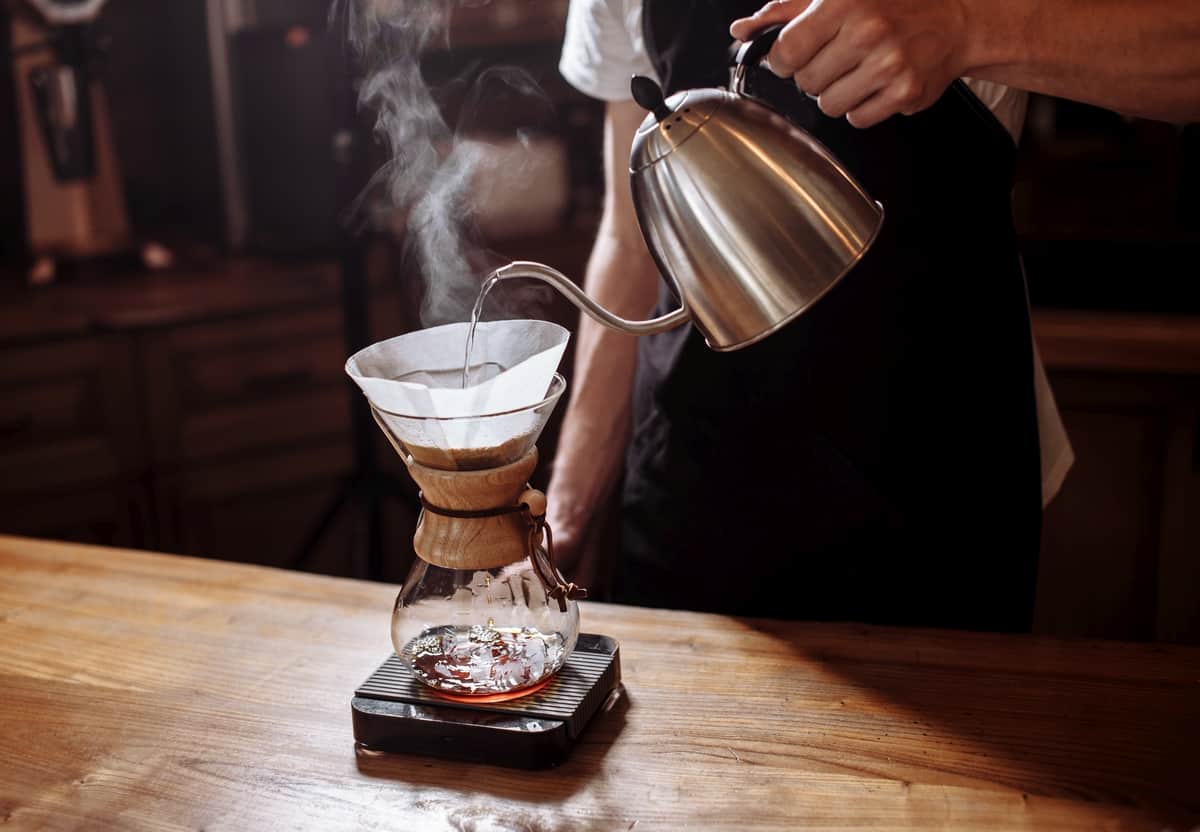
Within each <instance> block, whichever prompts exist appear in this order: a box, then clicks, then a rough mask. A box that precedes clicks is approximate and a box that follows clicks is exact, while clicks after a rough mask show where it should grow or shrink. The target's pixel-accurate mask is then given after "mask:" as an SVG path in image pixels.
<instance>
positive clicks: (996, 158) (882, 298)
mask: <svg viewBox="0 0 1200 832" xmlns="http://www.w3.org/2000/svg"><path fill="white" fill-rule="evenodd" d="M759 5H760V4H759V2H758V1H757V0H751V2H738V1H737V0H732V1H729V0H726V1H725V2H723V1H722V0H646V4H645V10H644V13H643V17H644V24H645V32H646V45H647V49H648V50H649V53H650V56H651V58H652V60H653V62H654V64H655V67H656V70H657V72H658V73H659V76H660V79H661V80H662V82H663V85H664V87H665V88H666V89H667V90H668V92H676V91H678V90H682V89H689V88H695V87H711V86H722V85H724V84H726V83H727V81H728V77H729V76H728V64H729V59H728V51H729V47H730V38H729V35H728V27H729V24H730V23H731V22H732V21H733V20H734V19H736V18H737V17H740V16H743V15H745V14H748V13H750V12H753V11H754V10H755V9H757V8H758V6H759ZM749 81H750V83H749V85H748V90H749V92H750V93H751V94H752V95H753V96H754V97H757V98H759V99H761V100H762V101H764V102H766V103H768V104H769V105H770V106H772V107H773V108H774V109H776V110H777V111H779V112H782V113H783V114H785V115H786V116H787V117H788V118H790V119H792V120H793V121H794V122H795V123H797V124H799V125H800V126H802V127H803V128H805V129H806V130H808V131H809V132H810V133H812V134H813V135H814V136H815V137H816V138H817V139H819V140H820V141H821V142H823V143H824V144H825V145H826V146H827V147H829V148H830V149H831V150H832V151H833V153H834V154H835V155H836V156H837V157H838V158H839V159H840V160H841V161H842V162H843V163H844V164H845V165H846V166H847V168H848V169H849V170H850V171H851V172H852V173H853V174H854V175H855V176H856V177H857V178H858V179H859V181H860V182H861V183H862V184H863V186H864V187H865V188H866V189H867V191H868V192H869V193H870V194H871V195H872V196H873V197H874V198H876V199H878V200H880V201H881V202H882V203H883V204H884V206H885V209H886V212H887V216H886V220H885V223H884V226H883V230H882V232H881V234H880V236H879V238H878V240H877V241H876V243H875V245H874V247H873V248H872V249H871V251H870V252H869V253H868V254H867V256H866V257H865V258H864V259H863V260H862V261H861V262H860V263H859V265H858V266H857V267H856V268H855V269H854V270H853V271H852V272H851V273H850V274H849V275H848V276H847V277H846V278H845V279H844V280H843V281H842V282H841V284H839V285H838V286H837V287H836V288H835V289H834V290H833V291H832V292H831V293H830V294H829V295H827V296H826V297H825V298H824V299H822V300H821V301H820V302H819V303H818V304H817V305H816V306H815V307H814V308H813V309H812V310H811V311H809V312H808V313H807V314H805V315H803V316H801V317H800V318H799V319H798V320H797V321H795V322H793V323H792V324H790V325H788V326H787V327H785V328H784V329H783V330H781V331H780V332H777V333H776V334H774V335H772V336H770V337H769V338H767V339H765V340H763V341H761V342H759V343H758V344H755V345H753V346H751V347H748V348H746V349H743V350H740V351H737V352H732V353H718V352H714V351H712V350H710V349H709V348H708V347H707V346H705V344H704V341H703V338H702V337H701V336H700V334H699V333H698V332H697V331H696V330H695V329H694V328H693V327H685V328H682V329H679V330H676V331H673V332H669V333H666V334H663V335H658V336H654V337H650V338H643V339H642V341H641V343H640V345H639V348H640V352H639V361H638V370H637V377H636V383H635V392H634V434H633V440H632V442H631V445H630V449H629V453H628V458H627V467H626V477H625V482H624V487H623V493H622V509H623V511H622V555H623V560H622V563H621V566H620V567H619V569H618V572H617V581H616V588H615V593H616V599H617V600H619V601H623V602H626V603H640V604H646V605H652V606H669V607H678V608H687V609H699V610H710V611H715V612H724V613H731V614H739V615H751V616H770V617H784V618H804V619H823V620H836V619H852V620H859V621H868V622H875V623H889V624H910V625H930V626H946V627H964V628H972V629H994V630H1025V629H1028V628H1029V626H1030V623H1031V618H1032V609H1033V591H1034V583H1035V579H1036V572H1037V553H1038V541H1039V537H1040V531H1041V475H1040V465H1039V453H1038V435H1037V416H1036V406H1035V402H1034V375H1033V367H1034V363H1033V355H1032V342H1031V338H1030V326H1029V312H1028V303H1027V299H1026V293H1025V285H1024V280H1023V278H1022V274H1021V270H1020V264H1019V260H1018V255H1017V248H1016V236H1015V232H1014V229H1013V223H1012V216H1011V207H1010V192H1011V189H1012V177H1013V164H1014V156H1015V147H1014V145H1013V142H1012V140H1011V138H1010V137H1009V135H1008V133H1007V132H1006V131H1005V129H1004V127H1003V126H1002V125H1001V124H1000V123H999V122H998V121H997V120H996V119H995V117H994V116H993V115H992V114H991V113H990V112H989V111H988V110H987V108H986V107H984V105H983V104H982V103H981V102H980V101H979V100H978V99H976V98H975V97H974V96H973V95H972V94H971V93H970V91H969V90H968V89H967V88H966V87H965V86H964V85H963V84H962V83H961V82H959V83H956V84H954V85H953V86H952V87H951V88H950V89H949V90H947V92H946V93H945V94H944V95H943V96H942V98H941V100H939V101H938V102H937V103H936V104H935V105H934V106H932V107H931V108H929V109H928V110H926V111H924V112H922V113H919V114H918V115H915V116H912V117H893V118H891V119H888V120H887V121H886V122H884V123H883V124H880V125H878V126H876V127H873V128H870V129H867V130H859V129H856V128H854V127H851V126H850V125H849V124H848V123H847V122H846V120H845V119H831V118H828V117H826V116H825V115H823V114H822V113H821V112H820V110H819V109H818V108H817V105H816V102H814V101H812V100H811V99H809V98H808V97H807V96H805V95H803V94H801V93H800V92H799V91H798V90H796V88H795V86H794V85H793V84H792V83H791V82H790V81H781V80H779V79H776V78H775V77H774V76H772V75H771V74H770V73H769V72H767V71H765V70H755V71H752V72H751V75H750V78H749ZM675 305H676V300H675V298H674V297H672V296H670V295H669V294H668V293H667V292H666V291H665V290H664V293H663V297H662V298H661V299H660V309H659V311H660V313H661V312H662V311H663V310H665V309H667V308H674V306H675Z"/></svg>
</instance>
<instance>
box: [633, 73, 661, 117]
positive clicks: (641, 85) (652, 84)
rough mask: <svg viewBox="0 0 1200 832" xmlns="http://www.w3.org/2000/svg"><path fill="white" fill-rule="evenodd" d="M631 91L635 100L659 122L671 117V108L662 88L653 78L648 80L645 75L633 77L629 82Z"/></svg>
mask: <svg viewBox="0 0 1200 832" xmlns="http://www.w3.org/2000/svg"><path fill="white" fill-rule="evenodd" d="M629 91H630V92H632V93H633V100H634V101H636V102H637V103H638V105H639V106H641V107H642V108H643V109H646V110H649V111H650V112H652V113H654V117H655V118H656V119H658V120H659V121H662V120H663V119H665V118H667V117H668V116H670V115H671V108H670V107H668V106H667V102H666V98H665V97H664V96H663V91H662V87H660V86H659V85H658V82H657V81H655V80H654V79H653V78H647V77H646V76H645V75H635V76H633V78H632V80H630V82H629Z"/></svg>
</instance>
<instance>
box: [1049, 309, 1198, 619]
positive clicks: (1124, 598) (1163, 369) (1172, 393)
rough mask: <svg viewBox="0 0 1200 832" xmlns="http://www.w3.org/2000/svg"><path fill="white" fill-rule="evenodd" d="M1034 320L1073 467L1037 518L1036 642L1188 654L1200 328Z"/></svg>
mask: <svg viewBox="0 0 1200 832" xmlns="http://www.w3.org/2000/svg"><path fill="white" fill-rule="evenodd" d="M1037 317H1038V336H1039V343H1040V345H1041V348H1042V352H1043V354H1044V355H1045V358H1046V361H1047V364H1048V366H1049V368H1050V379H1051V384H1052V385H1053V387H1054V392H1055V394H1056V396H1057V399H1058V403H1059V407H1060V409H1061V411H1062V414H1063V419H1064V422H1065V424H1066V427H1067V431H1068V433H1069V435H1070V437H1071V443H1072V446H1073V447H1074V450H1075V455H1076V462H1075V466H1074V468H1073V469H1072V471H1071V472H1070V474H1069V475H1068V477H1067V480H1066V482H1065V484H1064V486H1063V490H1062V492H1061V493H1060V494H1059V496H1058V497H1057V498H1056V499H1055V500H1054V502H1053V503H1051V505H1050V506H1049V507H1048V509H1047V511H1046V517H1045V527H1044V534H1043V545H1042V559H1041V569H1040V575H1039V581H1038V609H1037V616H1036V626H1037V629H1038V630H1039V631H1040V632H1045V633H1052V634H1056V635H1067V636H1091V637H1106V638H1121V639H1136V640H1164V641H1179V642H1187V643H1200V446H1198V445H1197V433H1198V432H1200V321H1198V320H1197V319H1194V318H1190V317H1187V318H1185V317H1174V318H1172V317H1154V316H1129V315H1113V314H1101V313H1081V312H1063V311H1049V310H1043V311H1041V312H1040V313H1039V314H1038V316H1037Z"/></svg>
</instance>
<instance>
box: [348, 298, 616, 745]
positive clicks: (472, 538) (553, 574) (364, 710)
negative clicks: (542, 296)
mask: <svg viewBox="0 0 1200 832" xmlns="http://www.w3.org/2000/svg"><path fill="white" fill-rule="evenodd" d="M472 326H473V325H472V324H465V323H464V324H451V325H448V326H440V327H434V328H432V329H423V330H419V331H417V332H412V333H409V334H407V335H401V336H398V337H396V338H391V339H389V340H387V341H382V342H380V343H378V344H374V345H372V346H370V347H367V348H366V349H364V350H361V351H360V352H358V353H356V354H355V355H354V356H352V357H351V358H350V360H349V361H348V362H347V363H346V372H347V373H348V374H349V375H350V377H351V378H352V379H353V380H354V381H355V383H357V384H358V385H359V387H360V388H361V389H362V390H363V392H364V393H365V394H366V396H367V399H368V401H369V402H370V406H371V412H372V413H373V414H374V416H375V420H376V422H377V423H378V425H379V427H380V428H381V429H382V430H383V432H384V435H385V436H386V437H387V438H388V440H389V442H390V443H391V445H392V447H393V448H394V449H395V450H396V452H397V453H398V454H399V455H400V457H401V459H402V460H403V461H404V463H405V465H406V467H407V468H408V472H409V474H410V475H411V476H412V478H413V479H414V480H415V481H416V482H417V484H418V485H419V486H420V489H421V503H422V507H423V511H422V513H421V518H420V520H419V522H418V525H417V530H416V535H415V538H414V541H413V544H414V545H413V548H414V549H415V551H416V555H417V559H416V561H415V562H414V564H413V566H412V569H411V570H410V571H409V574H408V576H407V577H406V578H405V580H404V583H403V585H402V586H401V589H400V592H399V594H398V596H397V597H396V603H395V606H394V609H393V611H392V644H393V646H394V648H395V654H394V655H393V656H392V657H391V658H389V659H388V660H387V661H386V662H385V663H384V664H383V665H382V666H381V667H380V668H379V669H378V670H377V671H376V672H375V673H374V674H373V675H372V676H371V677H370V678H369V679H368V680H367V681H366V682H364V683H363V684H362V685H361V686H360V687H359V689H358V690H357V691H356V693H355V697H354V699H353V702H352V712H353V716H354V735H355V739H356V740H357V741H358V743H359V744H360V745H361V746H362V747H364V748H367V749H371V750H376V751H401V752H410V753H421V754H429V755H435V756H443V757H453V758H460V759H468V760H477V761H486V762H491V763H496V764H500V765H508V766H520V767H527V768H541V767H545V766H550V765H556V764H557V763H559V762H562V760H563V759H565V757H566V754H567V752H568V751H569V749H570V748H571V746H572V745H573V744H574V743H575V741H576V740H577V739H578V737H579V735H580V733H581V732H582V730H583V728H584V727H585V726H586V725H587V724H588V721H589V720H590V719H591V718H592V717H593V716H594V715H595V714H596V712H597V711H598V710H599V709H600V708H601V707H602V706H603V705H604V704H605V702H606V701H608V700H609V698H610V697H613V696H614V695H615V692H616V690H617V686H618V684H619V682H620V665H619V661H618V656H617V645H616V642H614V641H613V640H612V639H611V638H607V637H604V636H596V635H589V634H586V633H583V634H581V633H580V631H579V605H578V600H579V599H581V598H583V597H585V596H586V590H584V589H583V588H582V587H579V586H576V585H575V584H574V583H572V582H570V581H568V580H567V579H566V578H564V577H563V575H562V574H561V573H560V572H559V570H558V568H557V567H556V566H555V563H554V555H553V550H554V547H553V537H552V532H551V531H550V529H549V528H548V527H547V525H546V522H545V515H546V498H545V495H543V494H542V493H541V492H540V491H537V490H534V489H532V488H530V487H529V478H530V476H531V475H532V474H533V470H534V468H535V467H536V465H537V447H536V444H537V440H538V437H539V436H540V435H541V432H542V429H543V428H544V427H545V425H546V422H547V420H548V419H549V418H550V414H551V413H552V412H553V411H554V407H555V405H556V404H557V403H558V400H559V398H560V397H561V396H562V393H563V391H564V390H565V389H566V382H565V381H564V380H563V378H562V376H561V375H558V374H557V372H556V369H557V366H558V362H559V360H560V359H561V357H562V355H563V351H564V349H565V347H566V342H567V337H568V333H567V331H566V330H565V329H563V328H562V327H560V326H558V325H557V324H553V323H548V322H545V321H522V320H518V321H494V322H485V323H481V324H479V325H478V328H477V329H476V330H475V331H474V335H473V337H472V338H471V339H470V340H472V341H473V344H474V348H473V350H472V355H473V356H480V357H481V358H482V360H481V361H480V362H479V363H474V362H473V361H472V360H471V359H466V364H465V367H466V370H467V371H469V372H468V374H469V376H470V377H471V379H472V381H473V382H476V383H473V384H471V385H469V386H464V385H463V383H462V382H463V376H464V344H465V343H467V341H468V337H469V336H468V332H469V331H470V330H471V329H472Z"/></svg>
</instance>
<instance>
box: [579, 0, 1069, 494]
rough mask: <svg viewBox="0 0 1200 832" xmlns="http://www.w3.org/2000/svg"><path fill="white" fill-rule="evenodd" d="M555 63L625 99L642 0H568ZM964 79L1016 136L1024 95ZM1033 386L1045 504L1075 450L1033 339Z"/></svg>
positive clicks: (638, 52) (591, 90)
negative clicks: (1068, 437)
mask: <svg viewBox="0 0 1200 832" xmlns="http://www.w3.org/2000/svg"><path fill="white" fill-rule="evenodd" d="M558 68H559V71H560V72H561V73H562V76H563V77H564V78H565V79H566V80H567V81H568V82H569V83H570V84H571V85H572V86H574V87H575V88H576V89H578V90H579V91H580V92H582V93H584V94H585V95H590V96H592V97H593V98H599V99H601V100H603V101H628V100H630V98H631V96H630V92H629V78H630V76H632V75H648V76H650V77H654V76H655V75H656V73H655V71H654V67H653V65H652V64H651V63H650V58H649V56H648V55H647V53H646V47H645V43H644V42H643V38H642V0H571V5H570V8H569V11H568V12H567V32H566V38H565V40H564V42H563V50H562V59H561V60H560V61H559V65H558ZM964 80H965V81H966V83H967V85H968V86H969V87H970V88H971V91H972V92H974V93H975V95H976V96H977V97H978V98H979V99H980V100H981V101H983V103H984V104H986V105H987V106H988V107H989V108H990V109H991V111H992V112H993V113H994V114H995V115H996V117H997V119H999V121H1000V123H1001V124H1003V125H1004V126H1005V127H1006V128H1007V129H1008V131H1009V133H1011V134H1012V136H1013V139H1014V140H1016V139H1017V138H1018V137H1019V136H1020V135H1021V128H1022V127H1023V126H1024V123H1025V108H1026V103H1027V101H1028V95H1027V94H1026V93H1025V92H1023V91H1021V90H1014V89H1012V88H1010V87H1006V86H1004V85H1003V84H996V83H993V82H991V81H979V80H977V79H971V78H967V79H964ZM1034 388H1035V393H1036V399H1037V415H1038V433H1039V436H1040V440H1041V461H1042V503H1043V505H1044V504H1046V503H1049V502H1050V500H1051V499H1052V498H1053V497H1054V495H1055V494H1057V493H1058V490H1059V488H1061V487H1062V482H1063V479H1064V478H1065V477H1066V475H1067V471H1068V470H1070V468H1071V465H1072V464H1073V463H1074V461H1075V455H1074V452H1073V451H1072V450H1071V443H1070V441H1069V440H1068V439H1067V432H1066V430H1065V429H1064V428H1063V423H1062V418H1061V417H1060V416H1059V413H1058V406H1057V404H1055V401H1054V393H1053V392H1052V391H1051V390H1050V384H1049V382H1048V381H1047V379H1046V370H1045V367H1043V365H1042V360H1041V357H1040V356H1039V355H1038V353H1037V345H1036V344H1035V345H1034Z"/></svg>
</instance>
